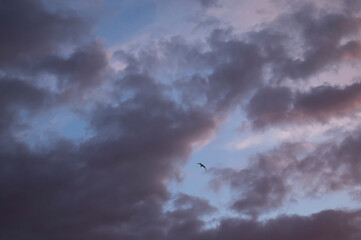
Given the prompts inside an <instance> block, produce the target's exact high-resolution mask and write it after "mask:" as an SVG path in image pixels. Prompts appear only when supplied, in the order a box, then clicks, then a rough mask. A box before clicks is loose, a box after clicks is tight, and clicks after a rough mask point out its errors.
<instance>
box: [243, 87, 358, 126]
mask: <svg viewBox="0 0 361 240" xmlns="http://www.w3.org/2000/svg"><path fill="white" fill-rule="evenodd" d="M360 97H361V84H360V83H359V82H356V83H353V84H351V85H349V86H345V87H344V88H341V87H337V86H328V85H322V86H318V87H314V88H311V89H310V90H308V91H307V92H292V91H291V90H290V89H289V88H286V87H276V88H274V87H265V88H260V89H259V90H258V91H257V92H256V93H255V94H254V96H253V97H252V98H251V100H250V102H249V103H248V105H247V107H246V112H247V117H248V118H249V119H250V120H251V121H252V125H253V127H255V128H264V127H266V126H270V125H271V126H272V125H285V124H292V123H296V124H298V123H307V122H310V121H311V122H312V121H319V122H328V121H329V120H330V119H332V118H334V117H340V116H346V115H351V114H353V113H354V112H355V111H357V110H358V109H359V108H360V104H359V103H360Z"/></svg>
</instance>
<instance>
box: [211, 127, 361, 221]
mask: <svg viewBox="0 0 361 240" xmlns="http://www.w3.org/2000/svg"><path fill="white" fill-rule="evenodd" d="M355 132H356V131H355ZM360 143H361V135H360V134H359V133H357V134H356V133H349V134H347V135H346V136H343V139H339V143H337V142H333V141H331V140H330V141H327V142H324V143H320V144H318V145H316V146H314V147H313V148H310V146H309V144H307V143H302V142H296V143H283V144H282V145H280V146H279V147H277V148H275V149H273V150H271V151H268V152H265V153H262V154H258V155H257V156H255V157H254V158H252V159H250V163H249V165H248V166H247V168H245V169H242V170H239V171H238V170H234V169H227V168H226V169H212V173H213V175H214V178H213V180H212V181H211V184H212V185H214V186H217V187H218V188H220V187H224V186H225V185H226V186H229V187H230V188H231V189H232V190H233V192H234V194H235V199H234V200H233V202H232V203H231V207H232V208H233V209H234V210H236V211H238V212H240V213H242V214H246V215H249V216H252V217H256V216H258V215H260V214H264V213H265V212H268V211H270V210H274V209H277V208H279V207H280V206H282V205H283V204H284V203H285V202H286V201H290V200H292V199H294V198H298V197H301V198H302V197H305V196H311V197H314V196H320V195H324V194H327V193H330V192H337V191H341V190H345V191H348V190H350V189H352V188H353V187H355V186H358V185H359V184H360V181H361V178H360V171H361V162H360V160H359V158H358V156H359V154H360V149H359V148H358V147H357V146H359V144H360ZM350 194H351V195H352V196H354V195H355V192H354V191H351V192H350Z"/></svg>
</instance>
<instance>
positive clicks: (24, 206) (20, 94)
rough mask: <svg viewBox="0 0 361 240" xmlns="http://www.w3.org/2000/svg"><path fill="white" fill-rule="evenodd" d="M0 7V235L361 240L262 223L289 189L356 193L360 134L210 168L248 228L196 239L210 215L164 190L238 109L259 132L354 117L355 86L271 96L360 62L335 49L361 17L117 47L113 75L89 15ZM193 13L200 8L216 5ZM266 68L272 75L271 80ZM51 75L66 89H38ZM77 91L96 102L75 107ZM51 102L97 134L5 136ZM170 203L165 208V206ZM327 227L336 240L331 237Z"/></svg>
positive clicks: (354, 215)
mask: <svg viewBox="0 0 361 240" xmlns="http://www.w3.org/2000/svg"><path fill="white" fill-rule="evenodd" d="M2 3H3V4H2V5H4V8H1V9H0V29H2V30H0V33H1V32H3V34H1V36H2V38H1V39H0V53H1V54H0V69H1V71H0V74H1V78H0V115H1V119H0V160H1V161H0V187H1V189H2V191H1V192H0V212H1V214H2V219H1V220H0V236H1V238H2V239H9V240H19V239H55V240H56V239H69V240H72V239H77V240H82V239H87V240H89V239H90V240H92V239H104V240H107V239H109V240H112V239H119V238H121V239H145V238H149V239H184V238H186V239H220V238H222V239H238V238H239V237H242V238H247V239H254V240H258V239H272V238H273V239H290V238H293V239H297V237H298V238H299V239H303V238H314V239H332V238H334V239H336V237H337V239H346V240H348V239H350V240H351V239H356V238H358V237H359V236H360V229H359V228H358V227H357V225H356V223H358V222H357V221H359V218H360V213H359V212H357V211H356V212H344V211H332V210H331V211H326V212H321V213H318V214H315V215H311V216H308V217H300V216H280V217H278V218H275V219H273V220H270V221H267V222H259V221H257V220H255V218H256V217H257V216H259V215H262V214H263V213H265V212H267V211H270V210H272V209H275V208H278V207H280V206H281V205H282V204H283V203H284V202H285V201H287V200H288V199H289V198H290V194H291V193H292V191H294V190H295V189H296V188H300V189H302V190H303V192H305V194H310V195H312V194H317V193H322V191H323V192H332V191H338V190H340V189H346V188H348V187H352V186H354V185H356V184H359V183H360V176H359V170H360V164H359V161H358V156H359V155H360V152H359V150H358V146H359V144H360V139H361V138H360V135H358V134H349V135H347V136H346V137H344V139H343V140H340V141H339V142H334V141H330V142H326V143H323V144H319V145H317V146H315V147H314V148H312V149H309V148H308V147H307V146H306V145H307V144H305V143H293V144H292V143H284V144H283V145H280V146H279V147H278V148H276V149H274V150H273V151H271V152H267V153H263V154H262V153H260V154H259V155H257V156H255V158H254V159H252V160H254V161H252V163H251V164H250V165H249V166H248V167H247V168H246V169H243V170H240V171H239V170H232V169H215V170H213V174H214V180H213V183H215V184H216V186H219V187H221V186H222V184H225V185H229V186H230V187H231V189H232V190H233V192H234V193H235V199H234V201H233V202H232V203H231V206H230V207H231V208H232V209H234V210H236V211H237V212H238V213H241V215H242V214H243V215H246V216H252V217H254V219H243V218H241V217H239V218H234V219H232V218H231V219H230V218H225V219H221V220H220V224H219V225H218V226H214V227H213V228H205V226H206V225H207V223H206V221H205V220H202V218H203V217H204V216H207V215H208V214H211V213H213V212H214V211H216V208H215V207H214V206H211V204H210V203H209V201H208V200H206V199H204V198H201V197H198V196H190V195H186V194H179V195H177V196H176V197H175V199H172V198H171V194H170V192H169V189H168V183H169V182H170V181H172V180H173V179H180V176H181V169H182V167H183V166H184V165H185V164H186V163H187V161H188V159H189V157H190V155H191V154H192V152H193V151H194V148H193V146H194V144H195V143H199V142H201V141H204V139H208V138H210V137H211V136H213V135H214V134H215V132H216V130H217V129H218V127H219V125H220V123H222V120H223V119H225V118H226V117H227V116H228V115H229V114H230V112H231V111H233V110H234V109H236V108H237V107H239V106H242V104H247V103H248V102H249V103H248V105H247V107H246V113H247V117H248V118H249V119H250V120H251V121H252V123H253V124H254V126H256V127H259V128H261V127H266V126H269V125H274V124H285V123H287V122H288V121H291V122H296V123H299V122H301V121H303V120H306V121H307V120H317V121H327V119H329V118H331V117H333V116H341V115H345V114H352V113H353V112H354V111H355V110H356V109H358V107H359V104H358V102H359V100H360V99H359V89H360V84H359V83H354V84H352V85H350V86H346V87H344V88H340V87H336V86H321V87H317V88H313V89H310V90H309V91H308V92H294V91H291V89H289V88H287V87H284V86H283V87H282V86H281V85H280V83H282V80H285V79H287V78H291V79H292V80H298V79H307V78H309V77H310V76H313V75H314V74H316V73H317V72H319V71H322V70H324V69H325V68H327V67H328V66H330V65H332V64H337V63H339V62H340V61H344V60H345V59H346V60H347V59H353V60H355V59H358V57H359V42H358V41H357V40H355V39H353V40H348V39H346V42H345V43H343V41H345V38H351V37H354V35H356V34H357V33H358V31H359V30H360V21H359V19H358V18H357V17H355V16H354V15H347V14H345V13H344V12H341V13H329V12H323V11H318V10H317V9H316V8H315V7H313V6H311V7H310V6H309V7H306V8H303V9H302V10H301V11H294V12H291V13H290V15H289V16H288V17H283V18H280V19H278V21H279V22H278V23H288V22H289V25H288V26H287V27H286V28H285V29H286V30H285V29H281V30H282V31H276V30H275V29H272V28H273V27H274V26H277V23H276V22H275V23H273V25H272V24H271V25H265V26H264V29H263V30H261V31H259V32H252V33H248V34H245V35H243V36H241V37H240V36H238V35H237V34H236V33H235V32H234V31H233V30H231V28H224V29H223V28H219V29H214V30H213V31H212V32H211V33H210V34H209V36H208V37H207V38H206V39H204V40H201V41H199V42H196V43H194V42H190V41H189V40H187V39H185V38H183V37H180V36H176V37H172V38H169V39H161V40H156V41H154V42H153V43H152V44H149V45H148V47H144V48H142V49H141V50H139V51H138V52H136V51H135V52H134V51H132V50H127V49H124V50H122V51H118V52H116V53H115V54H114V56H113V57H114V59H115V60H119V61H121V62H122V64H124V68H122V69H119V70H118V71H115V70H114V69H113V70H114V71H112V69H111V66H110V65H109V64H110V63H109V62H108V56H109V55H108V52H107V50H106V48H105V46H104V45H102V43H101V40H97V39H95V37H93V36H91V32H92V24H91V21H90V23H89V19H85V18H84V16H81V15H79V14H78V13H77V12H75V11H72V10H69V9H66V8H60V7H59V6H56V7H54V6H53V5H52V4H51V3H50V2H46V3H44V2H43V1H25V0H23V1H3V2H2ZM199 3H200V4H201V5H202V6H203V7H205V8H208V7H211V6H214V4H215V3H216V2H215V1H199ZM52 7H53V8H52ZM304 10H307V11H304ZM308 10H309V11H308ZM285 26H286V25H285ZM290 28H294V31H300V33H301V34H300V39H301V42H302V43H303V44H305V48H304V49H302V50H304V51H303V52H302V54H301V58H300V59H295V58H293V56H292V54H290V53H288V51H287V50H288V49H290V48H292V46H291V45H288V44H289V43H290V42H292V39H291V38H292V33H293V31H292V32H290V33H289V34H288V33H287V31H288V29H290ZM331 30H332V31H331ZM296 47H297V46H296ZM173 67H177V68H178V71H177V72H176V74H174V75H175V77H174V78H170V79H168V76H167V75H166V74H164V75H163V74H162V73H164V72H165V71H166V70H168V71H169V72H171V73H174V72H175V71H173ZM267 67H271V69H274V70H273V72H272V71H271V73H272V74H271V75H272V76H271V78H272V79H270V81H268V80H269V79H266V78H267V77H269V76H268V75H267V74H266V69H267ZM272 67H273V68H272ZM49 75H50V76H51V77H53V78H55V82H56V84H58V85H59V89H60V91H53V90H52V89H49V88H48V87H46V85H42V84H39V82H41V81H47V80H49V79H48V77H49ZM274 80H281V81H274ZM85 91H86V92H87V94H90V95H91V94H92V93H94V94H96V93H98V92H102V93H105V94H104V95H105V96H102V98H96V97H94V98H87V101H82V100H83V98H82V97H83V93H84V92H85ZM330 96H332V98H331V99H329V98H330ZM58 107H62V108H65V109H67V110H68V109H71V110H73V111H76V112H77V114H79V115H81V117H82V119H84V121H86V123H87V124H88V125H89V128H90V130H91V131H92V133H93V135H92V136H91V137H89V138H88V139H86V140H84V141H82V142H78V141H77V140H74V139H73V140H67V139H63V138H62V137H61V136H52V135H50V136H48V138H47V140H48V142H49V146H46V147H45V146H40V147H37V148H32V147H31V146H29V145H28V144H27V143H24V142H21V141H20V140H19V139H17V138H16V136H15V134H14V131H13V130H14V129H16V128H18V127H31V126H28V125H27V124H26V121H27V120H33V119H34V116H35V115H37V114H46V113H47V112H48V111H50V110H56V109H57V108H58ZM356 131H357V130H356V129H355V132H356ZM34 141H37V139H34ZM305 176H306V177H308V178H304V177H305ZM311 177H312V178H311ZM310 179H312V181H311V180H310ZM287 181H290V182H291V183H293V185H290V184H289V182H287ZM172 200H173V209H172V210H165V209H163V208H164V206H165V204H167V203H169V201H172ZM326 225H327V229H328V230H329V231H324V230H325V226H326ZM285 226H287V228H285ZM300 232H301V233H302V234H303V235H302V234H301V235H300V234H299V233H300Z"/></svg>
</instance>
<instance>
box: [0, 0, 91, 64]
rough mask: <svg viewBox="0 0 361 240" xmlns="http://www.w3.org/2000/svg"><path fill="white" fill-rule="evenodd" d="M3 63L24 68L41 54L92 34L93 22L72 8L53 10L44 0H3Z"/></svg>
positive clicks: (0, 47)
mask: <svg viewBox="0 0 361 240" xmlns="http://www.w3.org/2000/svg"><path fill="white" fill-rule="evenodd" d="M2 5H3V7H2V8H1V10H0V29H1V30H0V34H1V36H2V37H1V40H0V53H1V54H0V55H1V56H0V66H1V68H7V69H15V70H16V69H18V70H19V68H20V69H21V68H22V67H24V66H29V65H30V66H31V65H32V64H34V62H36V60H37V58H38V57H41V56H44V55H47V54H49V53H52V52H56V51H58V50H59V48H61V47H66V46H71V45H72V44H74V43H76V42H78V41H80V40H81V39H82V38H84V36H85V35H88V34H89V33H90V24H88V23H87V22H86V21H85V19H83V18H82V17H81V16H79V15H78V14H77V13H75V12H74V11H70V10H69V9H64V10H61V9H59V10H55V11H50V10H48V9H47V8H46V6H45V4H44V3H43V2H42V1H38V0H36V1H30V0H21V1H16V2H14V1H10V0H4V1H2Z"/></svg>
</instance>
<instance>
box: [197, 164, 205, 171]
mask: <svg viewBox="0 0 361 240" xmlns="http://www.w3.org/2000/svg"><path fill="white" fill-rule="evenodd" d="M198 164H199V166H200V167H202V168H204V169H206V170H207V168H206V166H204V165H203V164H202V163H198Z"/></svg>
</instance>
